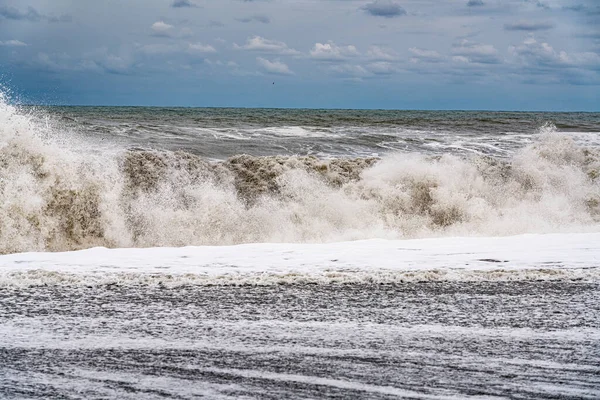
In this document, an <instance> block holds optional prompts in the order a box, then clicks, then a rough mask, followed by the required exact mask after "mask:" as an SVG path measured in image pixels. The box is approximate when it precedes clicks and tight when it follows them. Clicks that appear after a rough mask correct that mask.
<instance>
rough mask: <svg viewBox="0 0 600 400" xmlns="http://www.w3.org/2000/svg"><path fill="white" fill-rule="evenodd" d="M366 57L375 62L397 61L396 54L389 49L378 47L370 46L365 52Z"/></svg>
mask: <svg viewBox="0 0 600 400" xmlns="http://www.w3.org/2000/svg"><path fill="white" fill-rule="evenodd" d="M367 57H368V58H369V59H371V60H376V61H395V60H397V59H398V54H397V53H396V52H395V51H394V50H391V49H386V48H383V47H379V46H371V47H369V50H368V51H367Z"/></svg>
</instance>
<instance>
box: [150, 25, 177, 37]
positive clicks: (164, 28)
mask: <svg viewBox="0 0 600 400" xmlns="http://www.w3.org/2000/svg"><path fill="white" fill-rule="evenodd" d="M172 31H173V25H169V24H167V23H166V22H164V21H157V22H155V23H153V24H152V36H159V37H171V35H172V33H171V32H172Z"/></svg>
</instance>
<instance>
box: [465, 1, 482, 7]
mask: <svg viewBox="0 0 600 400" xmlns="http://www.w3.org/2000/svg"><path fill="white" fill-rule="evenodd" d="M483 5H485V4H484V3H483V1H482V0H469V2H468V3H467V7H479V6H483Z"/></svg>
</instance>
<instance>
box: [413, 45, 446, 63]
mask: <svg viewBox="0 0 600 400" xmlns="http://www.w3.org/2000/svg"><path fill="white" fill-rule="evenodd" d="M408 51H410V52H411V53H412V55H413V56H412V57H411V59H410V62H412V63H418V62H428V63H438V62H441V61H443V60H444V58H445V57H444V56H443V55H441V54H440V53H438V52H437V51H435V50H426V49H420V48H418V47H411V48H410V49H408Z"/></svg>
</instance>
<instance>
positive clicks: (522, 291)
mask: <svg viewBox="0 0 600 400" xmlns="http://www.w3.org/2000/svg"><path fill="white" fill-rule="evenodd" d="M0 200H1V201H0V397H1V398H7V399H17V398H18V399H21V398H32V399H33V398H39V399H46V398H86V399H88V398H97V399H104V398H119V399H126V398H143V399H149V398H185V399H187V398H196V397H207V398H260V399H281V398H297V399H300V398H382V399H384V398H425V399H451V398H456V399H458V398H460V399H462V398H485V399H491V398H519V399H537V398H545V399H552V398H556V399H594V398H598V397H600V378H599V376H600V367H599V365H600V113H534V112H487V111H391V110H389V111H388V110H308V109H307V110H292V109H290V110H288V109H209V108H201V109H197V108H144V107H41V106H18V105H13V104H11V103H10V102H9V100H8V99H6V98H5V97H1V98H0Z"/></svg>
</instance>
